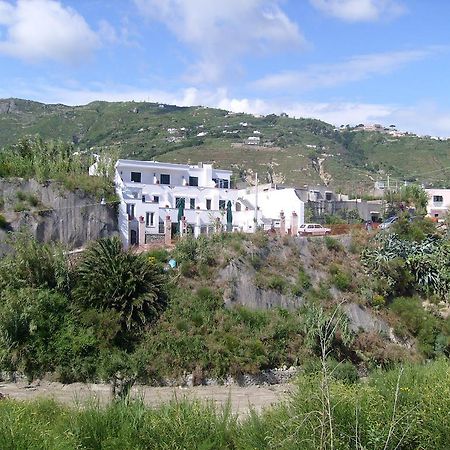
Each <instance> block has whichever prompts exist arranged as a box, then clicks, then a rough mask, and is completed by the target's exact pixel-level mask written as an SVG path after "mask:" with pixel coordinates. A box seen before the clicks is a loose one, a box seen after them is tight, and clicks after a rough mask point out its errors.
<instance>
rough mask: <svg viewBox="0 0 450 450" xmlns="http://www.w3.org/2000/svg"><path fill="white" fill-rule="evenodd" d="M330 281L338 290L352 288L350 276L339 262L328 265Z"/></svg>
mask: <svg viewBox="0 0 450 450" xmlns="http://www.w3.org/2000/svg"><path fill="white" fill-rule="evenodd" d="M329 271H330V275H331V282H332V283H333V284H334V285H335V286H336V287H337V288H338V289H339V290H340V291H349V290H351V288H352V277H351V275H350V273H348V272H347V271H345V270H344V269H343V267H342V266H341V265H339V264H336V263H333V264H331V265H330V267H329Z"/></svg>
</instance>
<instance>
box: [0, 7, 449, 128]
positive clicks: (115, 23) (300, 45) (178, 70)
mask: <svg viewBox="0 0 450 450" xmlns="http://www.w3.org/2000/svg"><path fill="white" fill-rule="evenodd" d="M449 17H450V2H448V1H447V0H429V1H424V0H109V1H106V0H61V1H56V0H18V1H13V0H0V68H1V70H0V97H20V98H28V99H33V100H38V101H42V102H50V103H65V104H72V105H76V104H85V103H88V102H90V101H93V100H111V101H113V100H138V101H140V100H149V101H160V102H164V103H174V104H178V105H200V104H201V105H207V106H217V107H221V108H224V109H228V110H233V111H237V112H240V111H245V112H252V113H257V114H269V113H272V112H275V113H280V112H287V113H288V114H289V115H292V116H295V117H315V118H320V119H323V120H326V121H327V122H331V123H334V124H336V125H341V124H347V123H350V124H356V123H361V122H362V123H383V124H386V125H390V124H395V125H397V126H398V128H400V129H403V130H411V131H415V132H417V133H420V134H430V135H438V136H450V89H448V87H449V80H450V58H449V57H450V33H449V31H448V23H447V22H448V18H449Z"/></svg>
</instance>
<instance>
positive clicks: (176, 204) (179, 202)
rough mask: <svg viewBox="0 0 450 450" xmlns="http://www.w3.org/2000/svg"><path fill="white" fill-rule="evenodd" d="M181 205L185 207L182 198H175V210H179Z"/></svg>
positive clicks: (184, 201)
mask: <svg viewBox="0 0 450 450" xmlns="http://www.w3.org/2000/svg"><path fill="white" fill-rule="evenodd" d="M181 204H183V206H184V207H185V206H186V200H185V199H184V198H183V197H175V208H179V207H180V206H181Z"/></svg>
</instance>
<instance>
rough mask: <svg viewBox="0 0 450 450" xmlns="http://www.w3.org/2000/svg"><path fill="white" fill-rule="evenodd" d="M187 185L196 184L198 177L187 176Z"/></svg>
mask: <svg viewBox="0 0 450 450" xmlns="http://www.w3.org/2000/svg"><path fill="white" fill-rule="evenodd" d="M189 186H198V177H189Z"/></svg>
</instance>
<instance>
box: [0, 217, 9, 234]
mask: <svg viewBox="0 0 450 450" xmlns="http://www.w3.org/2000/svg"><path fill="white" fill-rule="evenodd" d="M8 227H9V222H8V221H7V220H6V219H5V216H4V215H3V214H0V228H1V229H2V230H5V229H7V228H8Z"/></svg>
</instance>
